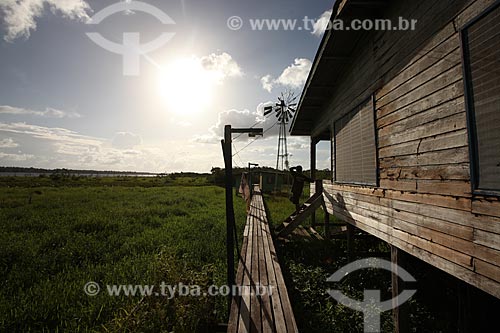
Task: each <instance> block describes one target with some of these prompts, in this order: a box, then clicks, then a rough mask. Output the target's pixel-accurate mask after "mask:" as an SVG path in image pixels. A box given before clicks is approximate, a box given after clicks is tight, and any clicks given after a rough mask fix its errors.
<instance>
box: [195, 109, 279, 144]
mask: <svg viewBox="0 0 500 333" xmlns="http://www.w3.org/2000/svg"><path fill="white" fill-rule="evenodd" d="M273 104H274V103H273V102H271V101H268V102H265V103H260V104H259V105H257V107H256V109H255V111H250V110H248V109H245V110H235V109H232V110H226V111H222V112H219V114H218V116H217V122H216V123H215V125H213V126H211V127H210V128H209V129H208V132H209V134H203V135H198V136H195V138H194V139H193V141H194V142H197V143H220V140H221V139H222V137H223V136H224V126H225V125H231V126H232V127H233V128H249V127H257V128H263V130H264V132H265V133H264V136H265V137H266V138H269V137H273V136H276V135H278V133H279V127H278V126H277V125H276V123H277V120H276V118H274V117H272V116H270V117H264V107H265V106H268V105H273ZM248 139H251V138H249V137H248V135H245V134H244V135H241V136H239V137H238V141H247V140H248Z"/></svg>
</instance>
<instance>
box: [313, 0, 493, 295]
mask: <svg viewBox="0 0 500 333" xmlns="http://www.w3.org/2000/svg"><path fill="white" fill-rule="evenodd" d="M392 3H393V5H391V7H390V8H389V9H388V15H389V17H398V16H403V17H406V18H417V19H419V23H418V29H417V31H415V32H413V33H408V32H405V33H402V32H401V33H398V32H390V33H385V32H378V33H375V34H374V35H371V36H366V39H365V40H362V41H360V43H359V45H360V46H359V48H358V50H357V51H356V52H355V54H357V56H355V57H354V61H353V62H352V66H351V67H350V68H348V69H347V70H346V73H345V75H344V77H343V79H342V80H341V82H343V85H342V87H341V88H339V89H337V90H336V91H334V92H333V93H332V99H331V102H330V103H329V105H328V107H327V108H326V111H325V112H324V113H323V114H322V115H321V116H319V117H318V121H317V123H316V124H315V126H314V131H313V133H314V132H315V133H320V132H323V131H324V130H325V124H326V126H330V129H331V128H332V126H333V123H334V121H335V120H336V119H338V118H340V117H341V116H342V115H343V114H345V113H347V112H349V111H350V110H352V109H353V108H354V107H355V106H356V105H357V104H359V103H360V102H361V101H363V100H364V99H366V98H367V97H368V96H370V95H373V96H374V105H375V113H376V127H377V140H378V164H379V186H377V187H359V186H349V185H339V184H335V183H332V182H331V181H326V182H325V184H324V196H325V199H326V202H327V208H328V210H329V212H330V213H331V214H334V215H336V216H337V217H339V218H340V219H342V220H344V221H346V222H349V223H351V224H353V225H355V226H356V227H358V228H360V229H362V230H364V231H366V232H368V233H370V234H373V235H375V236H377V237H379V238H381V239H383V240H384V241H386V242H388V243H390V244H392V245H394V246H396V247H398V248H400V249H402V250H404V251H406V252H408V253H410V254H412V255H414V256H416V257H418V258H420V259H422V260H424V261H426V262H428V263H429V264H431V265H433V266H435V267H438V268H440V269H442V270H444V271H446V272H448V273H450V274H452V275H454V276H456V277H458V278H460V279H462V280H464V281H466V282H468V283H470V284H472V285H474V286H476V287H478V288H480V289H482V290H484V291H486V292H488V293H490V294H492V295H494V296H496V297H498V298H500V200H499V197H498V196H489V197H486V196H481V195H476V194H473V193H472V191H471V182H470V163H469V150H468V133H467V119H466V112H465V98H464V80H463V72H462V63H461V61H462V60H461V41H460V36H459V30H460V28H461V27H463V26H464V25H465V24H466V23H468V22H469V21H470V20H471V19H473V18H474V17H475V16H477V15H478V14H480V13H481V12H482V11H483V10H484V9H486V8H487V7H488V6H490V5H491V4H493V3H494V1H493V0H491V1H486V0H476V1H472V0H469V1H460V0H459V1H451V0H440V1H435V0H433V1H428V0H424V1H394V2H392ZM332 132H333V131H332ZM332 141H333V139H332ZM311 193H314V191H312V192H311Z"/></svg>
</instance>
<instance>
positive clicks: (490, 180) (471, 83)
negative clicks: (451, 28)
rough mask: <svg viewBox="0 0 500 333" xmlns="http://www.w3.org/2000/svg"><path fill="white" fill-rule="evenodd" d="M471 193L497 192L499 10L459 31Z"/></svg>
mask: <svg viewBox="0 0 500 333" xmlns="http://www.w3.org/2000/svg"><path fill="white" fill-rule="evenodd" d="M462 42H463V50H464V66H465V71H464V72H465V81H466V96H467V110H468V116H469V137H470V142H471V157H472V158H471V168H472V177H473V186H474V189H475V190H485V191H499V190H500V6H499V5H498V4H497V5H496V6H494V7H492V8H490V9H489V10H487V11H486V13H484V14H483V15H481V16H480V17H478V18H477V19H475V20H474V21H473V22H471V23H470V24H469V25H468V26H466V27H465V28H464V30H463V31H462Z"/></svg>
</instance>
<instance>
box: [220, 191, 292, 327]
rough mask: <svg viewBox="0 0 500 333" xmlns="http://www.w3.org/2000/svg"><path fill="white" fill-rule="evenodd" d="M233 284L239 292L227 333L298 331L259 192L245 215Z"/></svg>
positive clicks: (234, 299) (235, 297)
mask: <svg viewBox="0 0 500 333" xmlns="http://www.w3.org/2000/svg"><path fill="white" fill-rule="evenodd" d="M236 285H237V286H238V287H239V289H240V290H241V292H240V293H239V295H235V296H234V297H233V301H232V304H231V312H230V317H229V324H228V330H227V331H228V333H236V332H240V333H241V332H265V333H267V332H277V333H279V332H298V330H297V324H296V322H295V318H294V315H293V311H292V306H291V304H290V300H289V298H288V293H287V289H286V286H285V281H284V279H283V274H282V272H281V268H280V265H279V263H278V258H277V256H276V251H275V248H274V244H273V239H272V237H271V232H270V229H269V224H268V220H267V217H266V211H265V208H264V202H263V200H262V195H261V193H260V192H259V191H254V195H253V197H252V202H251V205H250V212H249V213H248V216H247V222H246V225H245V230H244V233H243V243H242V248H241V257H240V258H239V264H238V272H237V275H236ZM258 289H260V292H259V290H258ZM263 291H266V292H263Z"/></svg>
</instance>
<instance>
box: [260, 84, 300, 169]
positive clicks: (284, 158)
mask: <svg viewBox="0 0 500 333" xmlns="http://www.w3.org/2000/svg"><path fill="white" fill-rule="evenodd" d="M296 99H297V95H295V94H294V93H293V92H291V91H287V92H285V93H281V97H278V103H276V104H275V105H274V106H273V105H270V106H266V107H265V108H264V116H266V117H267V116H269V115H270V114H272V113H273V112H274V113H275V116H276V118H278V124H279V137H278V155H277V158H276V170H288V168H289V165H288V147H287V142H286V131H287V129H286V125H287V124H288V122H289V121H290V120H291V119H292V118H293V114H294V113H295V111H296V109H295V106H296V105H297V103H296V102H295V101H296Z"/></svg>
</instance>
